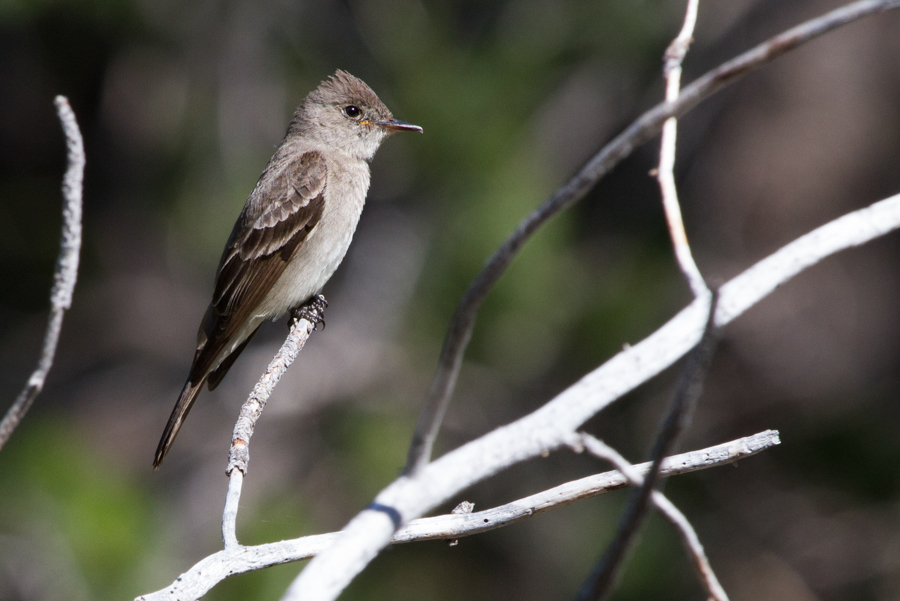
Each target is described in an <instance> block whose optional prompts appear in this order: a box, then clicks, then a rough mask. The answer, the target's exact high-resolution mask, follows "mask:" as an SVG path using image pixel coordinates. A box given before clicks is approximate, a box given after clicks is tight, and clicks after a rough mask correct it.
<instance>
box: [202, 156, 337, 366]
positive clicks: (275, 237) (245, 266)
mask: <svg viewBox="0 0 900 601" xmlns="http://www.w3.org/2000/svg"><path fill="white" fill-rule="evenodd" d="M325 181H326V166H325V159H324V157H323V156H322V155H321V154H320V153H318V152H315V151H312V152H307V153H305V154H303V155H302V156H301V158H300V161H299V168H298V169H283V170H282V171H281V173H279V174H278V175H276V176H275V177H273V178H271V179H270V180H268V181H267V182H266V177H265V174H263V177H262V178H260V182H261V183H262V182H266V185H265V187H260V186H258V187H257V190H254V194H253V196H255V198H253V197H251V199H250V201H249V202H248V203H247V206H245V207H244V211H243V212H242V213H241V216H240V217H239V218H238V220H237V223H235V225H234V230H233V231H232V232H231V237H230V238H229V239H228V244H227V245H226V246H225V251H224V253H223V254H222V260H221V262H220V264H219V269H218V271H217V273H216V287H215V292H214V293H213V299H212V303H210V307H209V311H207V316H206V319H204V323H203V325H202V326H201V335H200V338H201V344H199V345H198V348H197V351H198V352H197V356H196V357H195V359H194V365H193V367H192V369H191V372H192V376H193V375H194V374H196V375H197V376H198V377H200V376H203V375H206V374H207V373H208V372H209V370H210V369H211V368H212V367H213V362H214V361H215V360H216V358H217V357H218V355H219V353H220V352H221V351H222V349H223V348H225V346H226V345H227V344H228V342H229V341H230V340H231V338H232V337H233V336H234V335H235V334H236V333H237V331H238V330H239V329H240V328H241V326H242V325H243V324H244V323H246V322H247V320H248V319H250V317H251V314H252V313H253V311H255V310H256V308H257V306H258V305H259V303H260V302H262V300H263V299H264V298H265V297H266V295H267V294H268V293H269V291H270V290H271V289H272V286H273V285H274V284H275V282H276V281H277V280H278V278H279V277H280V276H281V274H282V273H284V270H285V268H286V267H287V265H288V263H289V262H290V260H291V259H292V258H293V257H294V255H296V253H297V251H298V250H299V249H300V247H301V246H302V245H303V243H304V242H305V241H306V240H307V238H308V237H309V235H310V233H311V232H312V231H313V230H314V229H315V227H316V225H317V224H318V223H319V220H320V219H321V217H322V211H323V209H324V206H325ZM263 198H264V199H266V202H264V203H263V202H260V201H261V200H262V199H263ZM204 334H205V336H204ZM204 337H205V338H206V340H205V341H202V339H203V338H204ZM192 379H193V377H192Z"/></svg>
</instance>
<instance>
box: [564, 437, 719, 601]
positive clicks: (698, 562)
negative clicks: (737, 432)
mask: <svg viewBox="0 0 900 601" xmlns="http://www.w3.org/2000/svg"><path fill="white" fill-rule="evenodd" d="M576 445H577V446H578V447H581V448H584V449H586V450H587V451H588V452H589V453H590V454H591V455H594V456H595V457H599V458H601V459H605V460H606V461H609V462H610V463H612V464H613V466H615V467H616V469H618V470H619V471H620V472H622V474H624V475H625V477H626V478H628V481H629V483H630V484H631V485H632V486H642V485H643V484H644V477H643V475H642V474H641V473H640V472H639V471H637V470H636V469H635V467H636V466H633V465H631V463H629V462H628V461H627V460H626V459H625V458H624V457H622V455H620V454H619V453H618V451H616V450H615V449H614V448H612V447H611V446H609V445H608V444H606V443H605V442H603V441H602V440H599V439H597V438H594V437H593V436H591V435H590V434H585V433H582V434H580V436H579V437H578V439H577V441H576ZM667 461H668V460H667ZM645 465H646V464H645ZM663 465H665V462H663ZM644 471H646V470H644ZM662 475H664V474H663V471H662V469H661V470H660V476H662ZM650 498H651V500H652V501H653V504H654V505H656V507H657V509H659V511H660V513H662V514H663V515H664V516H665V517H666V519H668V520H669V521H670V522H672V524H674V525H675V527H676V528H677V529H678V532H679V533H680V534H681V540H682V542H683V543H684V546H685V548H686V549H687V551H688V554H689V555H690V556H691V560H692V562H693V564H694V569H695V570H696V571H697V574H698V576H699V577H700V582H702V583H703V587H704V588H705V589H706V594H707V596H708V598H709V599H710V600H711V601H728V595H727V594H726V593H725V589H723V588H722V585H721V584H720V583H719V579H718V578H716V574H715V572H713V569H712V566H710V564H709V559H708V558H707V557H706V551H705V550H704V549H703V544H701V543H700V538H699V537H698V536H697V532H696V531H695V530H694V527H693V526H691V523H690V522H689V521H688V519H687V518H686V517H685V515H684V514H683V513H681V511H680V510H679V509H678V508H677V507H675V505H674V504H673V503H672V502H671V501H669V499H668V498H666V496H665V495H663V494H662V493H661V492H659V491H658V490H654V491H653V493H652V495H651V496H650Z"/></svg>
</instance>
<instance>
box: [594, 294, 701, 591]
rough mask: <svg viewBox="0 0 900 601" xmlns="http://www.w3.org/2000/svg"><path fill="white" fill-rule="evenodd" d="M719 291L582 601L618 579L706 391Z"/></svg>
mask: <svg viewBox="0 0 900 601" xmlns="http://www.w3.org/2000/svg"><path fill="white" fill-rule="evenodd" d="M717 300H718V298H717V295H715V294H714V295H713V298H712V302H711V303H710V304H709V314H708V316H707V320H706V326H705V329H704V331H703V337H702V338H701V339H700V342H698V343H697V346H696V347H694V349H693V350H692V351H691V353H690V354H689V355H688V358H687V361H686V362H685V364H684V367H683V368H682V370H681V373H680V374H679V375H678V381H677V382H676V384H675V392H674V394H673V395H672V401H671V403H670V404H669V410H668V412H667V414H666V419H665V421H664V422H663V424H662V427H661V428H660V431H659V434H658V435H657V437H656V442H655V444H654V448H653V453H652V457H651V459H652V462H653V463H652V466H651V467H650V471H649V472H648V473H647V476H646V477H645V478H644V482H643V483H642V484H641V486H640V488H639V489H638V490H637V491H635V493H634V494H633V495H632V496H631V500H630V502H629V504H628V507H627V508H626V509H625V512H624V513H623V514H622V519H621V521H620V522H619V528H618V531H617V532H616V537H615V538H614V539H613V541H612V542H611V543H610V544H609V546H608V547H607V548H606V551H605V552H604V553H603V557H602V558H601V559H600V562H599V563H598V565H597V567H596V569H594V571H593V572H592V573H591V575H590V576H589V577H588V579H587V581H586V582H585V584H584V586H583V587H582V589H581V591H580V593H579V594H578V600H579V601H591V600H593V599H597V600H598V601H599V600H601V599H604V598H605V597H606V595H607V594H608V593H609V591H610V590H611V589H612V585H613V583H614V582H615V579H616V574H617V573H618V570H619V566H620V565H621V564H622V561H623V560H624V559H625V555H626V554H627V552H628V547H629V546H630V545H631V541H632V540H634V537H635V536H636V535H637V532H638V530H639V529H640V527H641V524H642V523H643V522H644V518H645V517H646V516H647V511H648V509H649V503H650V496H651V493H652V492H653V487H654V486H655V485H656V480H657V477H658V474H659V467H660V465H661V464H662V460H663V457H665V455H666V453H668V452H669V450H670V449H671V448H672V446H674V444H675V441H676V440H677V438H678V436H679V435H680V434H681V432H682V431H683V430H684V428H685V427H686V426H687V424H688V422H689V421H690V417H691V414H692V413H693V409H694V406H695V405H696V403H697V399H699V398H700V395H701V394H702V393H703V382H704V380H706V374H707V373H708V371H709V365H710V362H711V361H712V356H713V353H714V352H715V349H716V344H717V342H718V330H717V328H716V327H715V322H714V317H715V313H716V302H717Z"/></svg>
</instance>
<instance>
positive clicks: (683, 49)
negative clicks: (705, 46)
mask: <svg viewBox="0 0 900 601" xmlns="http://www.w3.org/2000/svg"><path fill="white" fill-rule="evenodd" d="M699 2H700V0H688V3H687V11H686V14H685V17H684V25H682V27H681V31H680V32H679V33H678V36H677V37H676V38H675V39H674V40H672V43H671V44H669V47H668V48H667V49H666V54H665V62H664V66H663V74H664V75H665V78H666V102H675V101H676V100H677V99H678V94H679V92H680V91H681V63H682V61H683V60H684V57H685V55H687V51H688V49H689V48H690V46H691V42H692V41H693V35H694V25H695V24H696V23H697V7H698V4H699ZM677 131H678V120H677V119H676V118H675V117H669V118H668V119H666V122H665V124H664V125H663V130H662V141H661V142H660V148H659V167H658V168H657V170H656V171H657V173H656V179H657V180H658V181H659V188H660V191H661V192H662V201H663V209H664V210H665V213H666V222H667V223H668V226H669V235H670V236H671V238H672V245H673V247H674V249H675V258H676V259H677V260H678V266H679V267H680V268H681V271H682V272H683V273H684V276H685V277H686V278H687V281H688V284H690V286H691V290H692V291H693V292H694V296H696V297H698V298H699V297H701V296H708V295H709V294H710V291H709V288H708V287H707V285H706V282H705V281H704V279H703V276H702V275H701V273H700V270H699V269H698V268H697V263H695V262H694V256H693V254H692V253H691V247H690V245H689V244H688V239H687V232H685V229H684V221H683V220H682V218H681V206H680V205H679V203H678V190H677V188H676V187H675V173H674V169H675V139H676V137H677Z"/></svg>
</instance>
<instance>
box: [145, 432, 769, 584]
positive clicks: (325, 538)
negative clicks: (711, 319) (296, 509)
mask: <svg viewBox="0 0 900 601" xmlns="http://www.w3.org/2000/svg"><path fill="white" fill-rule="evenodd" d="M777 444H780V440H779V438H778V432H776V431H774V430H766V431H765V432H760V433H759V434H754V435H753V436H747V437H745V438H739V439H737V440H733V441H731V442H726V443H723V444H719V445H715V446H712V447H708V448H705V449H700V450H697V451H690V452H688V453H682V454H680V455H675V456H673V457H669V458H667V459H666V460H665V461H663V464H662V467H661V468H660V472H659V473H660V476H663V477H665V476H675V475H678V474H686V473H689V472H694V471H698V470H703V469H707V468H710V467H716V466H719V465H724V464H727V463H733V462H735V461H738V460H739V459H744V458H746V457H750V456H752V455H755V454H757V453H759V452H761V451H764V450H766V449H768V448H771V447H773V446H775V445H777ZM649 468H650V463H649V462H648V463H642V464H639V465H634V466H631V471H632V475H637V477H638V478H641V477H642V476H641V475H642V474H645V473H646V472H647V470H648V469H649ZM629 482H630V480H629V478H628V477H626V476H625V475H624V474H623V473H622V472H621V471H611V472H604V473H602V474H596V475H593V476H588V477H586V478H581V479H579V480H574V481H572V482H566V483H565V484H561V485H559V486H556V487H554V488H551V489H549V490H545V491H542V492H540V493H537V494H534V495H531V496H529V497H525V498H523V499H519V500H517V501H513V502H512V503H507V504H506V505H501V506H499V507H494V508H492V509H487V510H485V511H478V512H475V513H456V514H448V515H441V516H436V517H431V518H422V519H417V520H413V521H411V522H410V523H409V524H408V525H407V526H405V527H404V528H401V529H400V530H399V531H398V532H397V533H396V535H394V537H393V538H392V539H391V543H393V544H399V543H411V542H416V541H422V540H434V539H451V540H452V539H457V538H462V537H466V536H472V535H475V534H480V533H482V532H486V531H488V530H495V529H497V528H502V527H504V526H509V525H511V524H515V523H518V522H521V521H523V520H527V519H529V518H531V517H534V516H536V515H538V514H540V513H544V512H547V511H552V510H554V509H559V508H561V507H565V506H567V505H571V504H572V503H575V502H577V501H581V500H584V499H588V498H591V497H595V496H597V495H601V494H604V493H607V492H611V491H614V490H620V489H622V488H625V487H626V486H628V485H629ZM336 537H337V533H331V534H318V535H314V536H306V537H303V538H298V539H294V540H288V541H281V542H277V543H270V544H266V545H259V546H255V547H233V548H226V549H225V550H224V551H219V552H218V553H215V554H213V555H210V556H209V557H207V558H205V559H203V560H202V561H200V562H199V563H197V564H196V565H195V566H193V567H192V568H191V569H190V570H188V571H187V572H185V573H184V574H182V575H181V576H179V577H178V579H177V580H176V581H175V582H173V583H172V585H171V586H169V587H168V588H165V589H163V590H161V591H157V592H155V593H151V594H149V595H144V596H142V597H138V599H137V600H136V601H163V600H168V601H171V599H179V600H180V601H193V600H196V599H200V598H201V597H202V596H203V595H205V594H206V593H207V592H208V591H209V590H210V589H212V587H213V586H215V585H216V584H218V583H219V582H221V581H222V580H224V579H225V578H228V577H229V576H234V575H237V574H244V573H247V572H252V571H255V570H261V569H264V568H268V567H271V566H275V565H280V564H283V563H289V562H293V561H301V560H304V559H309V558H310V557H313V556H315V555H316V554H317V553H319V552H321V551H322V550H323V549H325V548H327V547H328V546H329V545H331V544H332V542H334V540H335V538H336Z"/></svg>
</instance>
